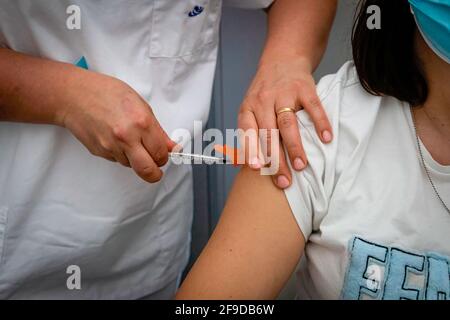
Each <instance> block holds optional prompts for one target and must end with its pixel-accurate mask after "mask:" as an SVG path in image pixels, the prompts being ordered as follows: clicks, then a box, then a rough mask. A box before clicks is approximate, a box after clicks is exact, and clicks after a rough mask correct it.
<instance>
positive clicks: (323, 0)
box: [261, 0, 337, 72]
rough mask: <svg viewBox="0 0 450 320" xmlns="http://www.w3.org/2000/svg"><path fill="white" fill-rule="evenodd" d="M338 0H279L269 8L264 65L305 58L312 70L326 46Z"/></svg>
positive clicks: (262, 60)
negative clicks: (282, 60) (281, 60)
mask: <svg viewBox="0 0 450 320" xmlns="http://www.w3.org/2000/svg"><path fill="white" fill-rule="evenodd" d="M336 7H337V0H320V1H318V0H276V1H275V2H274V4H273V5H272V6H271V8H270V9H269V30H268V35H267V40H266V46H265V49H264V52H263V55H262V58H261V64H264V63H266V62H268V63H273V62H274V61H277V60H280V59H302V60H303V61H304V63H305V68H307V70H310V71H311V72H313V71H314V69H315V68H316V67H317V66H318V64H319V62H320V60H321V58H322V55H323V53H324V51H325V49H326V46H327V41H328V35H329V32H330V29H331V26H332V24H333V20H334V16H335V13H336Z"/></svg>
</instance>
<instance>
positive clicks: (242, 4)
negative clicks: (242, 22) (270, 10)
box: [224, 0, 274, 9]
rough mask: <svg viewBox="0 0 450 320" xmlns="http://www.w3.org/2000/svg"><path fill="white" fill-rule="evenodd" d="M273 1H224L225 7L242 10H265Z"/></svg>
mask: <svg viewBox="0 0 450 320" xmlns="http://www.w3.org/2000/svg"><path fill="white" fill-rule="evenodd" d="M273 1H274V0H225V1H224V3H225V6H227V7H236V8H243V9H265V8H267V7H269V6H270V5H271V4H272V3H273Z"/></svg>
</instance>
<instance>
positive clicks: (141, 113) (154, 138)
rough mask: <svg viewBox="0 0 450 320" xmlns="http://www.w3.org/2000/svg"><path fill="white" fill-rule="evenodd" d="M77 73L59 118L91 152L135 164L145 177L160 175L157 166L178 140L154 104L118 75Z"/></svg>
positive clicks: (136, 170)
mask: <svg viewBox="0 0 450 320" xmlns="http://www.w3.org/2000/svg"><path fill="white" fill-rule="evenodd" d="M77 74H78V76H75V77H73V80H71V82H70V83H69V85H68V86H67V88H68V89H67V90H68V93H67V94H66V97H65V100H66V104H65V108H64V112H63V113H61V114H60V117H59V119H60V120H59V123H58V124H60V125H62V126H64V127H66V128H67V129H69V130H70V131H71V132H72V133H73V134H74V135H75V137H76V138H77V139H78V140H80V141H81V142H82V143H83V144H84V145H85V146H86V148H87V149H88V150H89V151H90V152H91V153H92V154H93V155H96V156H99V157H102V158H105V159H107V160H110V161H117V162H119V163H121V164H122V165H124V166H127V167H132V168H133V170H134V171H135V172H136V173H137V174H138V175H139V176H140V177H141V178H142V179H144V180H145V181H148V182H157V181H159V180H160V179H161V177H162V171H161V170H160V169H159V167H161V166H163V165H165V164H166V163H167V161H168V152H169V151H170V150H171V149H172V148H173V147H174V146H175V143H174V142H173V141H172V140H170V138H169V137H168V136H167V134H166V133H165V132H164V130H163V129H162V128H161V126H160V124H159V123H158V120H157V119H156V118H155V116H154V114H153V112H152V110H151V108H150V106H149V105H148V104H147V103H146V102H145V101H144V100H143V99H142V98H141V97H140V96H139V95H138V94H137V93H136V92H135V91H134V90H133V89H132V88H131V87H129V86H128V85H127V84H126V83H124V82H122V81H120V80H118V79H115V78H112V77H109V76H105V75H102V74H98V73H94V72H88V71H82V73H77Z"/></svg>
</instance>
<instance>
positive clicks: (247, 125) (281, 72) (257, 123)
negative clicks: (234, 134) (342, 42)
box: [238, 56, 332, 189]
mask: <svg viewBox="0 0 450 320" xmlns="http://www.w3.org/2000/svg"><path fill="white" fill-rule="evenodd" d="M311 73H312V68H311V67H310V66H309V65H308V63H307V62H306V61H303V60H301V59H299V58H298V56H292V57H289V56H286V57H283V59H277V60H276V61H270V62H266V63H262V64H260V66H259V69H258V72H257V74H256V76H255V78H254V80H253V82H252V84H251V86H250V88H249V90H248V92H247V95H246V97H245V99H244V101H243V103H242V106H241V110H240V113H239V118H238V125H239V128H241V129H243V130H249V129H253V130H258V129H269V130H270V129H279V130H280V131H279V133H280V135H281V139H282V142H283V144H284V146H285V147H286V149H287V153H288V156H289V160H290V162H291V164H292V167H293V168H294V170H297V171H301V170H303V169H304V168H305V167H306V165H307V161H308V160H307V155H306V154H305V151H304V150H303V146H302V140H301V137H300V131H299V127H298V122H297V117H296V115H295V113H294V112H282V113H280V114H278V115H277V112H279V111H280V110H281V109H284V110H286V108H292V109H294V110H295V111H299V110H301V109H305V111H306V112H308V114H309V116H310V117H311V119H312V120H313V122H314V124H315V128H316V131H317V134H318V135H319V137H320V138H321V140H322V142H324V143H329V142H331V140H332V128H331V125H330V122H329V121H328V118H327V115H326V113H325V111H324V108H323V106H322V104H321V102H320V99H319V97H318V96H317V93H316V86H315V83H314V79H313V77H312V75H311ZM262 139H264V140H266V143H267V144H265V143H264V144H263V145H267V146H270V140H271V139H270V131H268V133H267V135H263V137H262ZM245 145H246V148H245V149H246V161H247V163H248V164H249V165H250V167H251V168H253V169H259V168H261V166H262V165H264V163H265V160H264V159H261V158H262V156H261V153H260V154H259V157H257V158H256V159H255V157H254V156H250V155H258V151H257V150H254V148H253V150H250V147H252V146H257V145H258V144H257V143H256V142H253V143H246V144H245ZM280 146H282V144H280ZM259 148H261V146H260V147H259ZM280 148H281V147H280ZM271 152H272V151H271V150H270V148H269V150H268V151H267V153H268V155H269V156H270V155H271ZM279 154H280V167H279V171H278V173H277V174H276V175H274V176H273V177H272V180H273V182H274V183H275V184H276V185H277V186H278V187H279V188H281V189H285V188H287V187H289V186H290V184H291V181H292V178H291V172H290V170H289V167H288V164H287V160H286V157H285V153H284V152H283V151H282V150H281V149H280V152H279Z"/></svg>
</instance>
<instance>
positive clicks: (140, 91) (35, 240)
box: [0, 0, 335, 299]
mask: <svg viewBox="0 0 450 320" xmlns="http://www.w3.org/2000/svg"><path fill="white" fill-rule="evenodd" d="M234 2H236V1H234ZM271 2H272V1H270V0H260V1H256V0H255V1H251V0H248V1H238V2H236V3H239V4H241V5H244V6H248V7H254V8H264V7H267V6H268V5H270V3H271ZM295 2H302V1H295ZM313 2H316V1H311V0H308V1H307V0H304V3H308V6H307V7H308V8H310V9H308V10H311V9H314V4H313ZM330 2H331V3H333V2H334V1H331V0H330ZM293 3H294V2H293V1H291V0H278V1H277V2H276V4H275V5H274V7H276V6H278V8H277V10H276V11H275V13H276V14H277V15H278V16H279V15H280V12H283V10H282V9H283V6H292V5H294V4H293ZM316 6H317V5H316ZM334 6H335V4H332V5H329V6H328V9H325V7H323V6H322V7H321V8H320V10H323V11H326V12H327V15H326V16H327V17H332V13H334ZM221 7H222V1H220V0H198V1H176V0H164V1H163V0H142V1H121V0H112V1H111V0H108V1H88V0H71V1H67V0H64V1H51V0H39V1H35V0H17V1H7V0H1V2H0V46H1V48H0V69H1V70H2V72H1V73H0V121H1V122H0V298H34V299H35V298H58V299H65V298H88V299H118V298H125V299H136V298H141V297H144V296H146V297H149V298H155V299H157V298H171V297H172V296H173V294H174V292H175V290H176V286H177V282H178V280H179V277H180V274H181V272H182V271H183V269H184V267H185V265H186V262H187V260H188V255H189V245H190V243H189V231H190V227H191V221H192V211H193V208H192V206H193V201H192V174H191V169H190V167H189V166H174V165H171V164H170V163H169V164H167V165H166V163H167V154H168V151H169V150H170V149H171V148H172V147H173V146H174V142H173V141H171V140H170V139H169V137H168V136H167V134H166V132H169V133H170V132H172V131H174V130H175V129H179V128H186V129H188V130H191V131H192V129H193V123H194V121H195V120H201V121H203V123H206V120H207V118H208V111H209V105H210V98H211V92H212V83H213V77H214V69H215V64H216V57H217V45H218V30H219V21H220V15H221ZM317 7H318V6H317ZM271 11H272V9H271ZM286 12H290V14H292V12H291V11H290V10H286ZM305 12H307V11H306V9H305ZM289 20H292V19H286V24H288V23H289V24H291V25H292V23H296V24H297V25H296V26H297V27H298V28H300V27H301V26H302V24H304V25H306V23H302V22H299V21H289ZM331 20H332V18H327V19H326V21H325V22H324V21H317V23H316V24H317V26H314V24H311V23H309V22H308V24H309V25H311V26H309V25H308V26H305V28H311V29H314V30H316V31H315V32H318V31H317V30H320V32H321V34H320V35H319V34H317V35H314V36H313V38H315V39H317V42H314V43H313V44H310V43H307V45H308V46H311V47H314V46H316V47H318V50H317V53H314V54H311V56H310V57H309V58H310V59H311V61H312V62H311V65H312V66H315V65H317V62H316V61H315V59H316V58H317V56H319V57H320V54H321V53H322V52H323V47H324V45H323V43H324V42H326V36H323V34H325V35H326V34H328V31H329V26H330V24H331ZM272 24H273V25H274V28H272V30H273V29H276V28H277V27H279V25H277V24H275V23H272ZM318 26H321V27H318ZM313 27H314V28H313ZM294 34H296V33H294ZM284 39H285V37H281V40H283V41H284ZM299 41H300V40H299ZM293 44H295V45H298V44H299V43H296V42H295V41H294V42H293ZM291 45H292V44H291ZM316 60H318V59H316ZM272 61H273V60H272ZM283 61H288V60H285V59H284V60H283ZM76 62H80V63H79V65H80V66H82V67H84V68H87V69H88V70H84V69H83V68H79V67H76V66H74V63H76ZM311 71H312V70H311ZM311 71H307V72H303V73H302V74H301V75H302V77H303V78H305V77H306V78H307V79H309V78H308V77H309V76H310V72H311ZM311 79H312V78H311ZM266 80H267V83H269V84H270V83H271V82H274V81H275V80H274V79H266ZM273 108H274V106H273V105H270V106H268V107H267V109H265V110H270V111H271V112H272V113H273V112H274V109H273ZM263 111H264V109H261V110H259V111H255V113H254V114H256V115H258V114H259V113H261V112H263ZM252 112H253V111H252ZM264 112H265V111H264ZM322 116H324V115H323V114H322ZM86 149H87V150H86ZM88 151H90V152H88ZM105 159H108V160H111V161H105ZM115 162H118V163H120V164H122V166H120V165H118V164H117V163H115ZM127 167H131V168H132V169H133V170H134V172H135V173H137V175H139V176H140V177H141V178H142V179H139V178H138V177H137V176H136V175H135V174H134V173H133V170H131V169H130V168H127ZM163 174H164V179H161V178H162V176H163ZM287 174H288V173H287ZM158 181H159V182H158ZM149 182H150V183H149ZM154 182H158V183H154ZM72 275H78V276H80V279H78V280H79V281H78V280H77V279H76V278H73V277H71V276H72Z"/></svg>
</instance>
